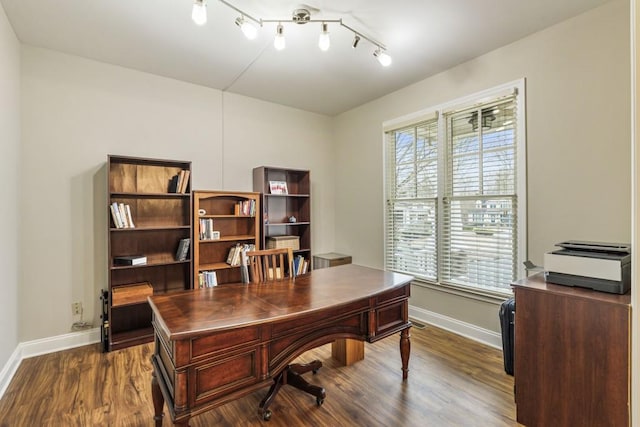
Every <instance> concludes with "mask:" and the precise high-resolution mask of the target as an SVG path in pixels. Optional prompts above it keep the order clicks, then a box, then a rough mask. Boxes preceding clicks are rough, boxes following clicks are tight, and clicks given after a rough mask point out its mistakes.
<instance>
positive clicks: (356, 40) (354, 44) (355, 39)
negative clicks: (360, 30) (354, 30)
mask: <svg viewBox="0 0 640 427" xmlns="http://www.w3.org/2000/svg"><path fill="white" fill-rule="evenodd" d="M358 43H360V36H359V35H357V34H356V36H355V37H354V38H353V44H352V45H351V47H352V48H354V49H355V48H357V47H358Z"/></svg>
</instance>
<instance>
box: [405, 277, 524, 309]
mask: <svg viewBox="0 0 640 427" xmlns="http://www.w3.org/2000/svg"><path fill="white" fill-rule="evenodd" d="M411 284H412V285H415V286H420V287H422V288H427V289H432V290H435V291H439V292H444V293H448V294H452V295H458V296H461V297H464V298H469V299H473V300H477V301H483V302H487V303H491V304H496V305H499V304H501V303H502V302H503V301H504V300H506V299H507V298H509V297H512V296H513V291H511V290H505V291H504V292H498V291H488V290H483V289H473V288H468V287H464V286H456V285H451V284H444V283H435V282H428V281H426V280H424V279H414V280H413V281H412V282H411Z"/></svg>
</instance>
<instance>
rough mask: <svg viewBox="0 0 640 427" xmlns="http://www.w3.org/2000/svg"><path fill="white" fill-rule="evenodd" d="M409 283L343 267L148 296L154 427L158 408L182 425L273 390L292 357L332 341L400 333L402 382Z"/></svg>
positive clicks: (371, 339)
mask: <svg viewBox="0 0 640 427" xmlns="http://www.w3.org/2000/svg"><path fill="white" fill-rule="evenodd" d="M411 279H412V277H410V276H406V275H402V274H397V273H390V272H385V271H382V270H376V269H372V268H367V267H362V266H358V265H344V266H340V267H335V268H327V269H321V270H314V271H312V272H311V273H310V274H308V275H305V276H300V277H298V278H296V279H295V280H292V281H290V282H273V283H269V284H264V285H242V284H237V285H231V284H228V285H222V286H218V287H214V288H208V289H199V290H194V291H186V292H179V293H176V294H173V295H161V296H152V297H149V303H150V305H151V308H152V311H153V327H154V332H155V352H154V355H153V356H152V364H153V371H154V372H153V380H152V393H153V401H154V409H155V419H156V425H157V426H161V425H162V412H163V407H164V404H165V402H166V404H167V408H168V409H169V413H170V415H171V419H172V421H173V422H174V424H175V425H182V426H187V425H188V422H189V419H190V418H191V417H193V416H195V415H197V414H199V413H202V412H205V411H208V410H210V409H212V408H215V407H216V406H219V405H222V404H225V403H227V402H230V401H232V400H234V399H238V398H240V397H242V396H244V395H246V394H249V393H251V392H253V391H255V390H257V389H259V388H262V387H267V386H269V385H272V384H273V382H274V379H276V378H277V377H278V376H282V373H283V372H284V371H285V370H286V369H287V366H288V365H289V364H290V363H291V362H292V361H293V360H294V359H295V358H296V357H298V356H299V355H301V354H302V353H304V352H305V351H307V350H310V349H312V348H315V347H318V346H320V345H323V344H327V343H329V342H332V341H334V340H335V339H338V338H353V339H358V340H362V341H368V342H375V341H377V340H380V339H382V338H385V337H388V336H390V335H393V334H396V333H400V355H401V360H402V377H403V380H404V379H406V378H407V374H408V364H409V351H410V341H409V328H410V327H411V323H410V322H409V318H408V315H409V314H408V299H409V295H410V281H411ZM261 410H262V408H260V409H259V412H260V411H261ZM263 415H264V414H263Z"/></svg>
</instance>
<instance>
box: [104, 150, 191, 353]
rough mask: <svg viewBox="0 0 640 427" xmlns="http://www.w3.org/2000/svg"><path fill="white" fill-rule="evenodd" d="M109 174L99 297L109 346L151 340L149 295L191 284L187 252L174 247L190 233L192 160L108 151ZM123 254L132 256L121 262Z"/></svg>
mask: <svg viewBox="0 0 640 427" xmlns="http://www.w3.org/2000/svg"><path fill="white" fill-rule="evenodd" d="M107 175H108V178H107V185H108V188H107V198H108V200H107V206H106V209H107V211H108V218H109V220H108V239H107V240H108V251H107V254H108V263H107V265H108V269H109V274H108V289H103V291H102V295H101V298H102V300H103V313H102V341H103V349H104V350H105V351H110V350H116V349H120V348H124V347H128V346H131V345H136V344H141V343H145V342H150V341H152V340H153V329H152V326H151V308H150V307H149V304H148V303H147V296H148V295H150V294H163V293H168V292H175V291H181V290H185V289H191V288H192V281H191V271H192V268H191V257H190V256H189V255H187V257H186V258H185V259H183V260H180V261H179V260H178V259H177V257H176V255H177V254H176V253H177V250H178V246H179V244H180V240H181V239H187V238H191V219H192V217H193V215H192V213H191V162H188V161H177V160H160V159H148V158H140V157H125V156H115V155H109V156H108V158H107ZM178 180H180V182H178ZM115 206H117V207H120V208H121V210H120V211H119V212H118V211H117V210H116V209H115ZM123 212H124V215H123ZM118 213H120V215H118ZM123 216H124V218H123ZM116 258H118V261H119V262H114V259H116ZM127 258H131V259H134V260H136V261H133V262H132V265H122V264H123V262H122V261H123V260H126V259H127ZM125 263H126V261H125ZM114 296H115V298H114Z"/></svg>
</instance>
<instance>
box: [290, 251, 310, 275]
mask: <svg viewBox="0 0 640 427" xmlns="http://www.w3.org/2000/svg"><path fill="white" fill-rule="evenodd" d="M308 269H309V262H308V261H307V260H306V259H305V257H303V256H302V255H298V256H296V257H295V258H294V259H293V271H294V272H295V276H300V275H301V274H306V273H307V271H308Z"/></svg>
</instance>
